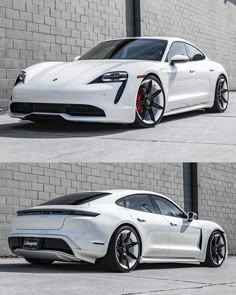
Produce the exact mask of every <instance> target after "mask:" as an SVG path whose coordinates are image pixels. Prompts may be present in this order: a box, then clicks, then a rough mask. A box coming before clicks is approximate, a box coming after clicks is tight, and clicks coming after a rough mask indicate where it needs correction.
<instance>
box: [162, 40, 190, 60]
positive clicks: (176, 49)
mask: <svg viewBox="0 0 236 295" xmlns="http://www.w3.org/2000/svg"><path fill="white" fill-rule="evenodd" d="M175 55H186V56H188V54H187V51H186V48H185V45H184V43H182V42H175V43H173V44H172V46H171V48H170V51H169V53H168V57H167V61H168V62H170V61H171V59H172V58H173V57H174V56H175Z"/></svg>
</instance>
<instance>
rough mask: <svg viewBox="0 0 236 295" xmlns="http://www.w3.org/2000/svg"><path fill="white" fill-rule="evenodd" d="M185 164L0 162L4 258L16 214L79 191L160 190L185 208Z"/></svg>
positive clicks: (0, 248) (0, 242)
mask: <svg viewBox="0 0 236 295" xmlns="http://www.w3.org/2000/svg"><path fill="white" fill-rule="evenodd" d="M182 174H183V168H182V164H133V163H132V164H128V163H124V164H123V163H119V164H112V163H111V164H102V163H101V164H100V163H98V164H89V163H86V164H65V163H56V164H54V163H50V164H17V163H13V164H5V163H0V256H6V255H9V254H10V251H9V249H8V245H7V235H8V232H9V230H10V226H11V221H12V218H13V216H14V213H15V212H16V211H17V210H19V209H21V208H27V207H31V206H35V205H38V204H39V203H42V202H45V201H46V200H48V199H51V198H55V197H58V196H62V195H65V194H70V193H74V192H79V191H86V190H88V191H91V190H94V191H97V190H104V189H114V188H128V189H129V188H132V189H141V190H151V191H158V192H160V193H163V194H166V195H168V196H170V197H171V198H173V200H175V201H176V202H178V203H179V204H180V206H183V204H184V203H183V177H182Z"/></svg>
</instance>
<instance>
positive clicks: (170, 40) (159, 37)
mask: <svg viewBox="0 0 236 295" xmlns="http://www.w3.org/2000/svg"><path fill="white" fill-rule="evenodd" d="M129 39H130V40H132V39H144V40H145V39H147V40H148V39H149V40H150V39H154V40H155V39H156V40H166V41H169V42H171V43H172V42H175V41H181V42H186V43H189V44H192V43H191V42H190V41H187V40H185V39H183V38H179V37H164V36H144V37H123V38H115V39H109V40H106V41H112V40H129Z"/></svg>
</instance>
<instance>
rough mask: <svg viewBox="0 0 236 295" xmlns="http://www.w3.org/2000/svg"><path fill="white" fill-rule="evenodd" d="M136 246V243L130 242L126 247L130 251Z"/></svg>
mask: <svg viewBox="0 0 236 295" xmlns="http://www.w3.org/2000/svg"><path fill="white" fill-rule="evenodd" d="M136 245H138V242H132V243H130V244H129V245H127V248H128V249H130V248H133V247H134V246H136Z"/></svg>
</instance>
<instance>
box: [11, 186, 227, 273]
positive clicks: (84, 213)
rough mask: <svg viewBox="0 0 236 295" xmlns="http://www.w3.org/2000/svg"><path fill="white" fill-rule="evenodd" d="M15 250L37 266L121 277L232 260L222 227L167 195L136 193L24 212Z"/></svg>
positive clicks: (71, 198) (63, 201)
mask: <svg viewBox="0 0 236 295" xmlns="http://www.w3.org/2000/svg"><path fill="white" fill-rule="evenodd" d="M9 246H10V249H11V250H12V252H13V253H14V254H16V255H18V256H22V257H24V258H25V259H26V260H27V261H28V262H30V263H32V264H50V263H52V262H54V261H72V262H77V261H84V262H89V263H96V262H98V263H103V264H104V265H106V266H108V267H109V268H110V269H111V270H114V271H121V272H127V271H131V270H134V269H135V268H136V266H137V265H138V264H139V263H158V262H159V263H160V262H162V263H163V262H164V263H169V262H171V263H173V262H174V263H186V262H193V263H194V262H200V263H202V264H204V265H207V266H211V267H219V266H221V265H222V264H223V262H224V260H225V259H226V257H227V240H226V235H225V233H224V230H223V229H222V228H221V227H220V226H219V225H218V224H216V223H213V222H210V221H202V220H197V215H196V214H195V213H193V212H189V213H185V212H184V211H183V210H182V209H181V208H180V207H179V206H178V205H177V204H176V203H174V202H173V201H171V200H170V199H169V198H167V197H165V196H163V195H161V194H157V193H153V192H146V191H133V190H116V191H105V192H85V193H78V194H73V195H68V196H64V197H60V198H56V199H53V200H50V201H49V202H47V203H44V204H42V205H41V206H37V207H34V208H31V209H26V210H21V211H18V212H17V216H16V218H15V221H14V222H13V228H12V232H11V234H10V236H9Z"/></svg>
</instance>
